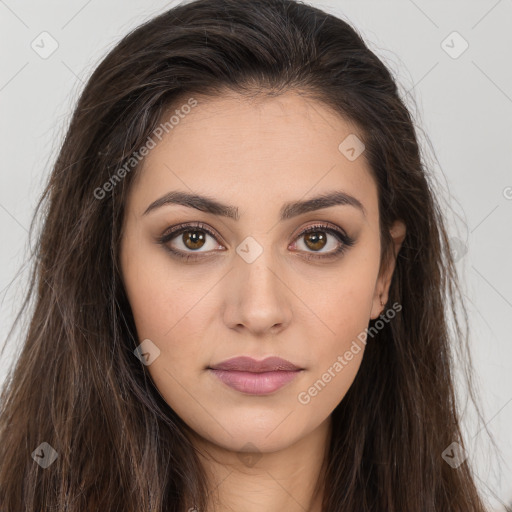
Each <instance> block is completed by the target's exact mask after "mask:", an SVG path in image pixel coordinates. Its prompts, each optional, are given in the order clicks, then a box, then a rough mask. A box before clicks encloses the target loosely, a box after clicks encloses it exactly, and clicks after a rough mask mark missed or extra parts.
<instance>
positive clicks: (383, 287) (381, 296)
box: [370, 220, 407, 320]
mask: <svg viewBox="0 0 512 512" xmlns="http://www.w3.org/2000/svg"><path fill="white" fill-rule="evenodd" d="M406 231H407V230H406V227H405V224H404V222H402V221H401V220H396V221H395V222H394V223H393V226H392V227H391V229H390V230H389V232H390V234H391V237H392V239H393V256H392V257H391V258H390V260H389V261H388V262H387V264H386V267H385V269H384V270H383V271H381V272H380V275H379V278H378V281H377V286H376V287H375V295H374V297H373V302H372V310H371V313H370V318H371V319H372V320H375V319H376V318H378V317H379V315H380V314H382V312H383V311H384V308H385V304H386V302H387V301H388V294H389V286H390V284H391V278H392V277H393V272H394V271H395V266H396V258H397V256H398V252H399V251H400V248H401V247H402V243H403V241H404V239H405V235H406Z"/></svg>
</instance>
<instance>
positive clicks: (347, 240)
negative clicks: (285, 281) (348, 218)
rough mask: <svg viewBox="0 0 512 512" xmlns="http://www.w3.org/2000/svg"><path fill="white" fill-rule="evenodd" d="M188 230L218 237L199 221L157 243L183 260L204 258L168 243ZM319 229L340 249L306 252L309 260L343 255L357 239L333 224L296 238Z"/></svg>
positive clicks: (312, 229)
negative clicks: (177, 248) (334, 240)
mask: <svg viewBox="0 0 512 512" xmlns="http://www.w3.org/2000/svg"><path fill="white" fill-rule="evenodd" d="M186 231H204V232H205V233H208V235H210V236H211V237H212V238H214V239H215V240H216V239H217V235H216V234H215V233H214V232H213V231H212V230H211V229H210V228H208V227H207V226H206V225H205V224H203V223H202V222H197V223H192V224H179V225H177V226H174V227H173V228H171V230H170V231H167V232H166V233H165V234H163V235H162V236H161V237H159V238H157V240H156V241H157V243H159V244H160V245H162V246H163V247H164V249H166V250H167V251H168V252H170V253H171V254H172V255H173V256H177V257H178V258H180V259H182V260H185V261H190V260H192V261H196V260H198V259H201V258H204V257H205V256H202V255H200V254H199V253H197V254H193V253H183V252H181V251H177V250H176V249H172V248H171V247H169V246H168V245H167V243H168V242H170V241H171V240H172V239H173V238H176V237H177V236H178V235H181V234H182V233H184V232H186ZM318 231H322V232H326V233H329V234H331V235H333V236H334V237H335V238H336V239H337V240H338V242H340V244H341V245H340V246H339V247H338V249H336V250H334V251H331V252H329V253H327V254H322V255H317V254H314V253H306V255H304V256H303V257H304V258H305V259H307V260H312V259H316V260H320V259H332V258H334V257H336V256H341V255H342V254H344V252H345V251H346V250H347V249H348V248H349V247H352V246H353V245H354V243H355V240H354V239H352V238H351V237H349V236H348V235H347V234H346V233H344V232H343V231H342V230H340V229H338V228H335V227H331V225H328V224H315V225H313V226H309V227H308V228H306V229H305V230H304V231H301V232H300V233H299V235H298V236H297V237H296V239H299V238H301V237H303V236H305V235H307V234H309V233H316V232H318Z"/></svg>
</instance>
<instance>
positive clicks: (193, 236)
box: [182, 230, 205, 250]
mask: <svg viewBox="0 0 512 512" xmlns="http://www.w3.org/2000/svg"><path fill="white" fill-rule="evenodd" d="M182 242H183V244H184V245H185V247H187V248H188V249H192V250H194V249H201V248H202V247H203V245H204V244H205V235H204V232H201V231H197V230H195V231H185V232H184V233H183V234H182Z"/></svg>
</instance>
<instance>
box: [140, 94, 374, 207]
mask: <svg viewBox="0 0 512 512" xmlns="http://www.w3.org/2000/svg"><path fill="white" fill-rule="evenodd" d="M194 98H195V100H196V101H197V104H196V105H195V106H194V107H193V108H187V109H183V110H181V109H180V105H187V100H188V98H187V97H184V99H183V100H182V103H179V102H177V103H175V105H173V108H172V109H171V110H170V111H168V112H166V114H165V115H164V116H162V119H161V123H162V125H163V124H164V123H166V122H167V130H166V131H164V134H163V136H161V140H159V139H158V138H155V142H156V143H157V144H156V146H155V147H154V148H153V149H151V150H150V151H149V154H148V155H147V156H146V158H145V160H144V162H143V166H142V169H141V175H140V176H139V178H138V180H137V186H136V187H135V189H136V190H135V191H134V194H135V195H136V196H137V197H138V198H139V199H140V200H141V201H142V198H143V200H144V201H145V202H146V203H147V202H148V201H151V200H154V199H155V194H163V193H166V192H168V191H169V190H175V189H180V190H183V191H188V192H194V193H203V194H208V195H212V196H215V197H222V198H224V199H226V200H228V201H227V202H229V203H231V204H233V203H236V204H242V205H243V204H244V203H247V202H255V201H256V202H257V201H263V203H262V204H269V203H272V202H273V201H275V202H277V203H279V204H281V203H282V202H284V201H286V200H294V199H299V198H303V197H304V198H307V196H308V194H309V195H312V196H313V195H318V194H319V193H322V192H327V191H332V190H343V191H345V192H347V193H349V194H351V195H354V196H355V197H357V198H358V199H359V200H360V201H361V202H363V203H364V204H365V207H367V208H368V209H369V210H371V209H372V208H375V207H376V202H377V191H376V185H375V182H374V180H373V178H372V175H371V173H370V169H369V167H368V164H367V162H366V159H365V157H364V151H363V152H362V154H361V155H360V156H359V157H358V158H356V159H353V160H351V159H349V158H347V154H346V153H344V149H346V148H345V147H344V145H343V144H344V141H347V140H348V141H351V140H352V139H351V138H353V137H356V139H354V140H361V139H362V135H361V133H360V132H359V131H358V130H357V128H356V127H355V126H354V124H352V123H350V122H349V121H348V120H346V119H344V118H343V117H341V116H340V115H338V114H337V113H335V112H333V111H332V110H331V109H329V108H328V107H326V106H325V105H324V104H322V103H320V102H317V101H315V100H312V99H310V98H308V97H305V96H304V95H301V94H299V93H294V92H288V93H285V94H282V95H279V96H275V97H269V96H259V97H256V98H247V97H245V96H240V95H235V94H230V95H226V96H220V97H213V98H212V97H208V98H204V97H200V96H195V97H194ZM171 117H172V118H173V122H172V123H169V119H171ZM340 144H341V145H342V146H341V149H340ZM345 146H346V144H345ZM356 149H358V148H356ZM372 203H373V204H372ZM140 206H141V208H142V204H141V205H140ZM146 206H147V204H146ZM370 213H371V212H370Z"/></svg>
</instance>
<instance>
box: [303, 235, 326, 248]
mask: <svg viewBox="0 0 512 512" xmlns="http://www.w3.org/2000/svg"><path fill="white" fill-rule="evenodd" d="M304 243H305V244H306V246H307V247H308V248H309V249H312V250H314V251H319V250H321V249H323V248H324V247H325V245H326V244H327V238H326V236H325V233H322V232H321V231H314V232H312V233H307V234H306V235H305V236H304Z"/></svg>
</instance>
